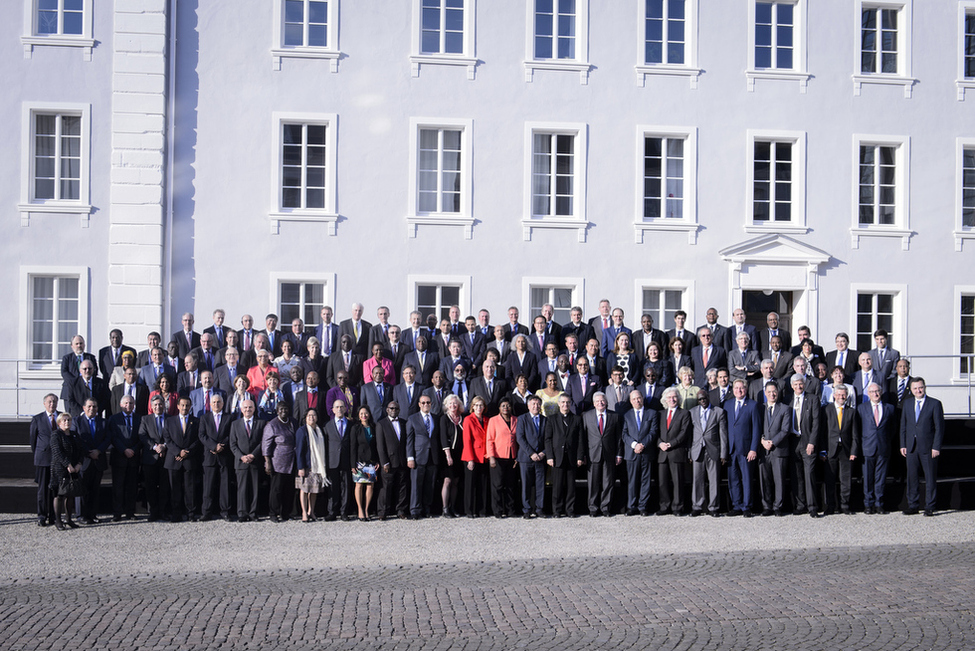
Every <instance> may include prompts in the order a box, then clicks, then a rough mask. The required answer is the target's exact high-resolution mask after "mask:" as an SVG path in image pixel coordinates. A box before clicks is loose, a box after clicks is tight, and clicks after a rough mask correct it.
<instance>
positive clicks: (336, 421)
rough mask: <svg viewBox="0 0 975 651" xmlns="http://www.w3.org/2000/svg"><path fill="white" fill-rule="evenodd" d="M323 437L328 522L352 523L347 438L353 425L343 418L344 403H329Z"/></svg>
mask: <svg viewBox="0 0 975 651" xmlns="http://www.w3.org/2000/svg"><path fill="white" fill-rule="evenodd" d="M322 430H323V432H324V434H325V447H326V448H327V449H326V454H325V458H326V459H327V461H328V467H327V469H326V472H327V478H328V481H329V482H330V483H331V486H329V489H328V490H329V500H328V515H326V517H325V519H326V520H327V521H330V522H331V521H334V520H336V519H337V518H341V519H342V520H343V521H347V520H351V519H352V517H351V516H350V515H349V509H350V507H351V504H352V501H351V499H352V474H351V472H350V469H351V467H352V461H351V451H350V450H351V448H350V436H351V434H352V423H350V422H349V420H348V418H346V407H345V403H344V402H343V401H341V400H336V401H335V402H333V403H332V417H331V418H330V419H329V420H328V421H326V423H325V427H323V428H322Z"/></svg>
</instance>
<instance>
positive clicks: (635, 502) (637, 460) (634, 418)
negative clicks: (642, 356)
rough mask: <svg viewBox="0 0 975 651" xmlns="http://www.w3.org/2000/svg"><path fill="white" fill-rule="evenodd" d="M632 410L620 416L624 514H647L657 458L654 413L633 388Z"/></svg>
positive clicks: (637, 390) (630, 397)
mask: <svg viewBox="0 0 975 651" xmlns="http://www.w3.org/2000/svg"><path fill="white" fill-rule="evenodd" d="M629 399H630V406H631V407H632V409H630V410H629V411H627V412H626V413H625V414H624V415H623V432H622V439H623V459H624V460H625V461H626V480H627V481H626V484H627V486H626V487H627V500H626V515H636V514H637V513H639V514H640V515H650V514H651V511H650V488H651V483H650V482H651V481H652V475H653V471H652V468H653V465H654V462H655V461H656V457H657V455H656V451H657V445H656V442H657V436H658V435H659V430H658V428H657V412H656V411H654V410H652V409H645V408H644V405H645V401H644V399H643V394H642V393H641V392H640V390H639V389H633V390H632V391H630V395H629Z"/></svg>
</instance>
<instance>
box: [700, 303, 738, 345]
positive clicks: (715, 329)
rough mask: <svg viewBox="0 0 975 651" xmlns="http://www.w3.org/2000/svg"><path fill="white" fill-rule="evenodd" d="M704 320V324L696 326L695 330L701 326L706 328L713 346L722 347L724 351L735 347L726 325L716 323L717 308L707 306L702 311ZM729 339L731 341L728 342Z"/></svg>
mask: <svg viewBox="0 0 975 651" xmlns="http://www.w3.org/2000/svg"><path fill="white" fill-rule="evenodd" d="M704 320H705V323H704V325H701V326H698V328H697V330H696V332H700V331H701V328H707V329H708V330H710V331H711V335H712V336H711V341H712V342H713V343H714V345H715V346H718V347H719V348H724V351H725V352H726V353H727V352H729V351H731V350H732V349H733V348H734V347H735V344H734V338H732V337H730V335H729V330H728V328H727V327H725V326H723V325H721V324H720V323H718V310H717V309H715V308H713V307H709V308H708V310H707V312H705V313H704ZM729 339H731V343H729V341H728V340H729Z"/></svg>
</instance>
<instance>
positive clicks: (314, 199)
mask: <svg viewBox="0 0 975 651" xmlns="http://www.w3.org/2000/svg"><path fill="white" fill-rule="evenodd" d="M307 197H308V201H307V202H306V203H305V207H306V208H324V207H325V190H308V193H307Z"/></svg>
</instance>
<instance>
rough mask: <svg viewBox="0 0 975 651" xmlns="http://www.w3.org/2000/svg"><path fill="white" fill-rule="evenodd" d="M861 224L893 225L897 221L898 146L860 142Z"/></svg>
mask: <svg viewBox="0 0 975 651" xmlns="http://www.w3.org/2000/svg"><path fill="white" fill-rule="evenodd" d="M859 186H860V205H859V222H860V225H861V226H873V225H877V226H892V225H894V224H895V223H896V222H897V147H896V146H894V145H875V144H861V145H860V166H859Z"/></svg>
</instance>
